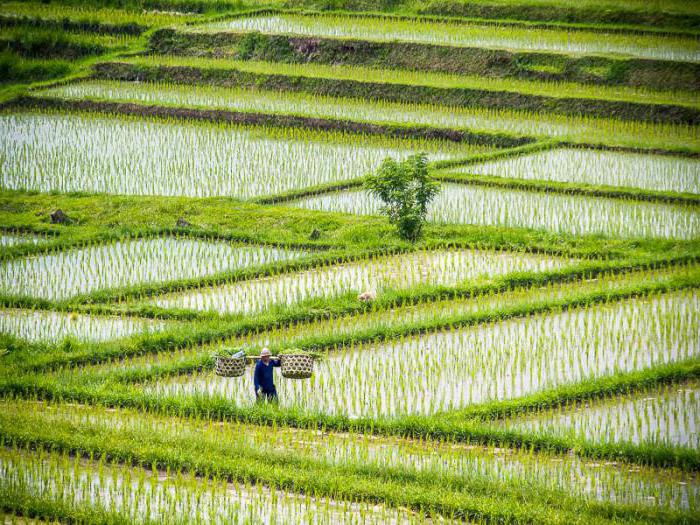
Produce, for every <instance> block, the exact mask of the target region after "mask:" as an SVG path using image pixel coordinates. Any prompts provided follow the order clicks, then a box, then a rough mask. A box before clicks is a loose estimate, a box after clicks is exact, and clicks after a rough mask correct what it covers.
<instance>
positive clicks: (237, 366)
mask: <svg viewBox="0 0 700 525" xmlns="http://www.w3.org/2000/svg"><path fill="white" fill-rule="evenodd" d="M215 359H216V367H215V368H214V371H215V372H216V375H218V376H223V377H240V376H242V375H243V374H245V369H246V366H248V360H247V359H246V358H245V356H244V357H226V356H223V355H217V356H216V358H215Z"/></svg>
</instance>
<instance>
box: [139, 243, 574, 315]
mask: <svg viewBox="0 0 700 525" xmlns="http://www.w3.org/2000/svg"><path fill="white" fill-rule="evenodd" d="M567 262H569V261H567V260H566V259H563V258H559V257H550V256H542V255H533V254H525V253H516V252H514V253H509V252H495V251H484V250H471V249H467V250H461V249H450V250H438V251H426V250H421V251H414V252H409V253H405V254H401V255H395V256H384V257H372V258H369V259H364V260H361V261H357V262H351V263H348V264H336V265H328V266H324V267H321V268H315V269H312V270H308V271H304V272H295V273H286V274H282V275H280V276H273V277H266V278H262V279H255V280H250V281H238V282H234V283H231V284H226V285H222V286H216V287H211V288H201V289H195V290H187V291H185V292H178V293H174V294H169V295H163V296H158V297H155V298H154V299H152V300H150V301H149V304H155V305H157V306H160V307H163V308H183V309H191V310H207V311H215V312H218V313H246V314H250V313H255V312H259V311H262V310H265V309H267V308H270V307H273V306H278V305H291V304H293V303H297V302H301V301H304V300H306V299H309V298H322V297H332V296H336V295H340V294H343V293H355V294H359V293H362V292H364V291H367V290H373V291H379V292H381V291H382V290H383V289H388V288H392V289H397V288H398V289H400V288H410V287H412V286H415V285H417V284H424V285H428V284H433V285H437V284H440V285H451V284H457V283H460V282H463V281H466V280H477V279H484V278H489V277H493V276H495V275H504V274H506V273H510V272H513V271H545V270H552V269H555V268H562V267H563V266H565V265H566V264H567Z"/></svg>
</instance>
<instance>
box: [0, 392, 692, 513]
mask: <svg viewBox="0 0 700 525" xmlns="http://www.w3.org/2000/svg"><path fill="white" fill-rule="evenodd" d="M20 414H30V416H29V419H30V420H31V421H32V423H34V422H43V424H44V425H47V426H50V427H56V428H63V427H66V426H67V425H71V426H77V427H79V428H82V429H86V430H87V431H90V432H92V433H95V434H109V433H119V434H122V435H125V434H126V435H132V436H133V435H135V436H140V435H150V436H155V435H158V436H168V437H175V436H176V437H177V438H178V439H182V440H194V441H196V442H201V443H202V446H203V447H206V448H208V449H211V450H219V449H222V448H224V447H228V448H231V449H235V450H237V451H242V450H251V451H258V452H261V453H264V454H277V453H293V454H294V455H295V456H297V457H309V458H313V460H322V461H325V462H328V464H329V468H333V467H334V466H343V465H351V464H357V465H368V466H372V467H375V468H380V469H384V470H386V469H402V470H405V471H409V472H424V473H432V474H434V475H436V476H437V477H439V476H451V477H463V478H470V477H480V478H483V479H487V480H491V481H496V482H512V483H525V484H537V485H540V486H543V487H546V488H548V489H553V490H564V491H566V492H567V493H570V494H576V495H581V496H583V497H586V498H590V499H592V500H598V501H614V502H617V503H629V504H640V505H659V506H663V507H668V508H675V509H688V510H697V509H698V508H699V507H700V485H699V484H698V481H697V479H696V476H695V475H693V474H688V473H681V472H676V471H674V470H666V471H662V470H656V469H651V468H645V467H638V466H632V465H626V464H624V463H621V464H618V463H601V462H594V461H587V460H585V459H583V458H580V457H578V456H576V455H575V454H570V455H566V456H555V455H549V454H544V453H541V454H537V453H532V452H529V451H527V450H517V449H512V450H509V449H502V448H495V447H480V446H473V445H460V444H456V443H451V442H437V441H423V440H412V439H404V438H393V437H381V436H373V435H368V434H342V433H337V432H322V431H318V430H313V429H309V430H307V429H294V428H288V427H274V428H273V430H274V432H271V431H270V427H259V426H255V425H249V424H241V423H236V422H231V423H223V424H220V423H218V422H213V421H208V420H196V419H195V420H192V419H181V418H177V417H174V418H169V417H161V416H156V415H151V414H143V413H139V412H135V411H131V410H125V409H117V410H114V409H105V408H100V407H88V406H83V405H65V404H47V403H45V402H41V401H39V402H35V401H5V402H3V403H2V404H0V420H2V421H4V422H5V423H7V424H8V425H10V426H14V427H15V428H16V429H17V430H20V429H21V428H22V426H23V425H26V421H21V420H18V416H19V415H20Z"/></svg>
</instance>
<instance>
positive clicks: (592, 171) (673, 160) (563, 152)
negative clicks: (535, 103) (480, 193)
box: [456, 148, 700, 194]
mask: <svg viewBox="0 0 700 525" xmlns="http://www.w3.org/2000/svg"><path fill="white" fill-rule="evenodd" d="M456 171H457V172H458V173H475V174H479V175H491V176H497V177H507V178H517V179H525V180H547V181H556V182H571V183H577V184H593V185H605V186H623V187H630V188H642V189H646V190H657V191H676V192H686V193H695V194H698V193H700V161H699V160H696V159H686V158H680V157H669V156H664V155H645V154H639V153H620V152H614V151H602V150H589V149H573V148H563V149H552V150H547V151H538V152H536V153H530V154H526V155H520V156H517V157H509V158H504V159H497V160H493V161H489V162H484V163H480V164H472V165H470V166H467V167H464V168H460V169H459V170H456Z"/></svg>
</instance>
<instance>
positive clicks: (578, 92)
mask: <svg viewBox="0 0 700 525" xmlns="http://www.w3.org/2000/svg"><path fill="white" fill-rule="evenodd" d="M119 63H127V64H135V65H142V66H151V67H158V66H182V67H194V68H201V69H224V70H232V71H243V72H247V73H255V74H261V75H282V76H291V77H304V78H319V79H337V80H352V81H357V82H363V83H366V82H373V83H377V84H386V85H387V86H391V85H394V84H400V85H408V86H423V87H433V88H445V89H466V90H485V91H491V92H493V93H494V94H495V95H498V94H499V93H500V92H506V93H519V94H524V95H535V96H542V97H552V98H555V99H558V98H573V99H592V100H612V101H620V102H637V103H642V104H645V103H646V104H672V105H680V106H689V107H693V108H697V107H700V95H698V93H696V92H694V91H692V90H689V91H679V90H657V89H649V88H645V87H640V86H598V85H588V84H580V83H576V82H559V81H535V80H525V79H519V78H507V77H506V78H501V77H493V78H492V77H485V76H475V75H461V74H457V73H438V72H429V71H412V70H404V69H380V68H374V67H366V66H357V65H343V64H332V65H328V64H317V63H314V62H308V63H286V62H265V61H256V60H237V59H236V57H235V56H226V55H224V56H223V57H217V58H207V57H200V56H192V57H190V56H174V55H143V56H137V57H125V58H124V59H119ZM417 102H419V101H417ZM472 105H476V104H472Z"/></svg>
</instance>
